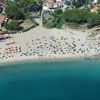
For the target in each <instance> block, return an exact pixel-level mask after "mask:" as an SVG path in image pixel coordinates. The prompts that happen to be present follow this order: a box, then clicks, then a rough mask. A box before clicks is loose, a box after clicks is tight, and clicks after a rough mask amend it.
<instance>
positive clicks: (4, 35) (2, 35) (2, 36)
mask: <svg viewBox="0 0 100 100" xmlns="http://www.w3.org/2000/svg"><path fill="white" fill-rule="evenodd" d="M8 37H11V36H10V35H8V34H0V38H8Z"/></svg>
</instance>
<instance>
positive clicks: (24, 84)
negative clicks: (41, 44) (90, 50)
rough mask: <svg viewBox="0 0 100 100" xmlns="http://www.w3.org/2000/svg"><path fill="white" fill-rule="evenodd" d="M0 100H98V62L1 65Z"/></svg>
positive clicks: (99, 66)
mask: <svg viewBox="0 0 100 100" xmlns="http://www.w3.org/2000/svg"><path fill="white" fill-rule="evenodd" d="M0 100H100V61H99V60H97V61H96V60H91V61H90V60H80V61H79V60H76V61H75V60H74V61H58V62H57V61H56V62H49V61H46V62H30V63H23V64H12V65H9V66H7V65H5V67H0Z"/></svg>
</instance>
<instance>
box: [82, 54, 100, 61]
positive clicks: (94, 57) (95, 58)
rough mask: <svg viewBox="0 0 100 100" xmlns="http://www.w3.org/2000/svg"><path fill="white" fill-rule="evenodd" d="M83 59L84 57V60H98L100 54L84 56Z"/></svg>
mask: <svg viewBox="0 0 100 100" xmlns="http://www.w3.org/2000/svg"><path fill="white" fill-rule="evenodd" d="M84 59H86V60H98V59H100V54H96V55H91V56H88V57H84Z"/></svg>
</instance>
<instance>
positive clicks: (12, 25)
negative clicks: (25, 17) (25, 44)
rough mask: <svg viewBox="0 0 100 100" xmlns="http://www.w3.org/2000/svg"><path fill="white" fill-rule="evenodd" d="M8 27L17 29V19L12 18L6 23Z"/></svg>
mask: <svg viewBox="0 0 100 100" xmlns="http://www.w3.org/2000/svg"><path fill="white" fill-rule="evenodd" d="M8 29H9V30H11V31H13V30H19V29H20V26H19V23H18V21H17V20H12V21H11V22H10V23H9V24H8Z"/></svg>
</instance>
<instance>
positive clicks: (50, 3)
mask: <svg viewBox="0 0 100 100" xmlns="http://www.w3.org/2000/svg"><path fill="white" fill-rule="evenodd" d="M64 3H65V2H63V1H62V2H48V5H64Z"/></svg>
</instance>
